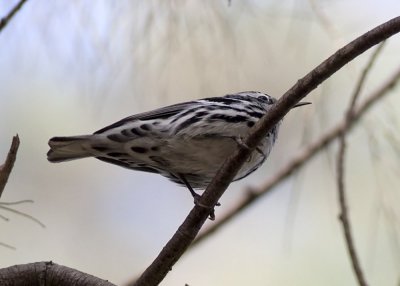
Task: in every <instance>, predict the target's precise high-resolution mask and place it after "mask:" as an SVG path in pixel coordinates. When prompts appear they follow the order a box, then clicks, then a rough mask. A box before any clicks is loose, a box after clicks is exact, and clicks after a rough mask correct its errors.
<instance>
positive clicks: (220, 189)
mask: <svg viewBox="0 0 400 286" xmlns="http://www.w3.org/2000/svg"><path fill="white" fill-rule="evenodd" d="M399 31H400V17H397V18H394V19H392V20H390V21H388V22H386V23H384V24H382V25H380V26H378V27H376V28H375V29H373V30H371V31H369V32H367V33H366V34H364V35H362V36H361V37H359V38H357V39H356V40H354V41H353V42H351V43H349V44H348V45H346V46H345V47H343V48H342V49H340V50H339V51H337V52H336V53H335V54H334V55H332V56H331V57H329V58H328V59H327V60H325V61H324V62H323V63H322V64H320V65H319V66H318V67H316V68H315V69H314V70H312V71H311V72H310V73H309V74H307V75H306V76H305V77H304V78H302V79H300V80H299V81H298V82H297V83H296V84H295V85H294V86H293V87H292V88H291V89H290V90H289V91H287V92H286V93H285V94H284V95H283V96H282V97H281V98H280V99H279V100H278V102H277V103H276V104H275V105H274V106H273V107H272V108H271V111H270V112H269V113H268V114H266V115H265V116H264V117H263V118H261V119H260V120H259V122H258V123H257V124H256V125H255V127H254V128H253V131H252V133H251V134H250V135H249V137H248V138H246V140H245V144H246V145H247V146H248V147H249V148H244V147H242V146H240V147H239V148H238V149H237V150H236V152H235V153H234V154H233V156H232V157H230V158H228V159H227V161H226V162H225V163H224V164H223V166H222V167H221V169H220V170H219V172H218V173H217V174H216V176H215V177H214V179H213V180H212V182H211V183H210V185H209V186H208V187H207V189H206V190H205V191H204V193H203V195H202V197H201V198H200V201H199V204H197V205H195V206H194V208H193V209H192V210H191V211H190V213H189V215H188V216H187V218H186V219H185V221H184V222H183V223H182V225H181V226H180V227H179V228H178V230H177V231H176V233H175V234H174V235H173V237H172V238H171V239H170V241H169V242H168V243H167V244H166V245H165V247H164V248H163V249H162V251H161V252H160V254H159V255H158V257H157V258H156V259H155V260H154V261H153V263H152V264H151V265H150V266H149V267H148V268H147V269H146V270H145V272H144V273H143V274H142V275H141V277H140V278H139V279H138V280H137V281H136V283H135V285H158V284H159V283H160V282H161V281H162V280H163V279H164V277H165V276H166V275H167V273H168V272H169V271H170V270H171V269H172V266H173V265H174V264H175V263H176V261H177V260H178V259H179V258H180V257H181V255H182V254H183V253H184V252H185V250H186V249H187V248H188V247H189V245H190V244H191V243H192V241H193V240H194V238H195V236H196V235H197V233H198V232H199V230H200V228H201V227H202V225H203V224H204V222H205V221H206V219H207V217H208V215H209V214H210V212H211V210H212V209H213V207H214V205H215V204H216V203H217V202H218V200H219V198H220V197H221V196H222V194H223V193H224V191H225V189H226V188H227V187H228V185H229V183H230V182H231V181H232V179H233V178H234V177H235V175H236V173H237V171H238V170H239V169H240V167H241V166H242V164H243V163H244V162H245V160H246V159H247V158H248V156H249V155H250V154H251V152H252V150H253V149H254V148H255V147H256V146H257V145H258V144H259V142H260V141H261V140H262V138H263V137H264V136H265V134H266V133H267V132H268V131H269V130H270V129H271V128H272V127H273V126H274V125H275V124H276V123H277V122H279V120H281V119H282V118H283V116H285V115H286V114H287V113H288V112H289V110H290V109H291V108H292V107H293V106H294V105H295V104H296V103H298V102H299V101H300V100H301V99H302V98H304V97H305V96H306V95H307V94H308V93H309V92H311V91H312V90H314V89H315V88H316V87H317V86H318V85H319V84H321V83H322V82H323V81H324V80H325V79H327V78H328V77H329V76H331V75H332V74H334V73H335V72H336V71H337V70H339V69H340V68H341V67H343V66H344V65H345V64H347V63H348V62H350V61H351V60H352V59H354V58H355V57H357V56H358V55H360V54H361V53H363V52H364V51H366V50H367V49H369V48H371V47H372V46H374V45H376V44H378V43H380V42H381V41H383V40H385V39H386V38H388V37H390V36H392V35H394V34H395V33H398V32H399Z"/></svg>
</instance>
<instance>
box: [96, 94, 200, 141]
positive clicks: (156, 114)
mask: <svg viewBox="0 0 400 286" xmlns="http://www.w3.org/2000/svg"><path fill="white" fill-rule="evenodd" d="M195 105H196V101H189V102H183V103H178V104H174V105H170V106H166V107H161V108H158V109H155V110H151V111H148V112H143V113H139V114H135V115H132V116H129V117H126V118H124V119H121V120H120V121H117V122H115V123H113V124H111V125H109V126H106V127H104V128H102V129H100V130H97V131H96V132H95V133H94V134H101V133H104V132H106V131H108V130H110V129H113V128H117V127H120V126H122V125H125V124H126V123H129V122H132V121H135V120H154V119H168V118H169V117H171V116H174V115H176V114H178V113H179V112H181V111H183V110H186V109H187V108H188V107H189V106H195Z"/></svg>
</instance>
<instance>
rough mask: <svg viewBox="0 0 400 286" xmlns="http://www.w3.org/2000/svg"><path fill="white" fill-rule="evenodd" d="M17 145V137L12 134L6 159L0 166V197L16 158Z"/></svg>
mask: <svg viewBox="0 0 400 286" xmlns="http://www.w3.org/2000/svg"><path fill="white" fill-rule="evenodd" d="M18 147H19V137H18V135H16V136H14V137H13V139H12V143H11V147H10V151H8V154H7V158H6V161H5V162H4V164H3V165H1V166H0V197H1V195H2V194H3V191H4V187H5V186H6V184H7V181H8V177H9V176H10V173H11V171H12V168H13V167H14V163H15V159H16V158H17V151H18Z"/></svg>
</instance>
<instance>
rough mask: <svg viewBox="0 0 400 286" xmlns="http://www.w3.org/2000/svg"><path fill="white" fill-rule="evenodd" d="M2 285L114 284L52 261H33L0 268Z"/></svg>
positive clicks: (79, 285)
mask: <svg viewBox="0 0 400 286" xmlns="http://www.w3.org/2000/svg"><path fill="white" fill-rule="evenodd" d="M0 285H2V286H25V285H30V286H42V285H46V286H88V285H90V286H115V285H114V284H112V283H110V282H108V281H106V280H103V279H100V278H97V277H94V276H92V275H89V274H86V273H83V272H80V271H78V270H75V269H72V268H68V267H66V266H61V265H58V264H55V263H53V262H51V261H50V262H35V263H29V264H21V265H15V266H11V267H8V268H3V269H0Z"/></svg>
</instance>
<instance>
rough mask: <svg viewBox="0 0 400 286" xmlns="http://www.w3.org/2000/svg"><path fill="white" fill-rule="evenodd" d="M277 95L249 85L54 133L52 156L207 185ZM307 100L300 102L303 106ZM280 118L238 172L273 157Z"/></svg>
mask: <svg viewBox="0 0 400 286" xmlns="http://www.w3.org/2000/svg"><path fill="white" fill-rule="evenodd" d="M275 102H276V99H275V98H273V97H271V96H269V95H267V94H263V93H261V92H255V91H249V92H240V93H236V94H229V95H225V96H223V97H211V98H204V99H199V100H194V101H189V102H184V103H179V104H175V105H171V106H167V107H163V108H159V109H156V110H153V111H149V112H144V113H140V114H137V115H133V116H130V117H127V118H124V119H122V120H120V121H118V122H116V123H114V124H111V125H109V126H107V127H104V128H103V129H100V130H98V131H96V132H95V133H94V134H92V135H82V136H71V137H53V138H51V139H50V141H49V146H50V148H51V149H50V151H49V152H48V153H47V158H48V160H49V161H50V162H63V161H68V160H73V159H80V158H85V157H95V158H97V159H100V160H102V161H105V162H107V163H111V164H115V165H118V166H121V167H125V168H128V169H132V170H136V171H144V172H151V173H158V174H161V175H163V176H164V177H167V178H168V179H170V180H172V181H174V182H175V183H178V184H180V185H184V186H186V187H187V188H188V189H189V190H190V192H191V194H192V195H193V196H194V197H195V198H197V196H198V195H197V194H196V193H195V192H194V190H193V189H203V188H205V187H206V186H207V185H208V184H209V183H210V182H211V179H212V178H213V177H214V176H215V174H216V172H217V170H218V169H219V168H220V167H221V165H222V163H223V162H224V161H225V159H226V158H227V157H228V156H229V155H231V154H232V153H233V152H234V150H235V148H237V144H243V143H241V142H242V141H241V140H242V138H245V137H246V136H247V135H248V134H249V132H250V129H251V127H252V126H253V125H254V124H255V123H256V122H257V120H259V119H260V118H261V117H262V116H263V115H264V114H266V113H267V112H268V110H269V109H270V107H271V106H272V104H274V103H275ZM305 104H308V103H305V102H304V103H299V104H297V105H295V106H301V105H305ZM279 126H280V123H278V124H276V125H275V126H274V128H272V130H271V131H270V132H269V133H268V134H266V136H265V138H264V140H263V141H262V142H261V144H260V145H259V146H258V148H257V149H256V150H255V151H254V152H253V153H252V154H251V156H250V158H249V159H248V160H247V162H246V163H245V164H244V165H243V166H242V168H241V169H240V171H239V172H238V173H237V175H236V177H235V179H234V180H235V181H236V180H240V179H242V178H244V177H246V176H247V175H249V174H251V173H252V172H254V171H255V170H257V168H258V167H260V166H261V164H262V163H263V162H264V161H265V159H266V158H267V157H268V155H269V153H270V151H271V149H272V146H273V145H274V143H275V141H276V138H277V135H278V130H279Z"/></svg>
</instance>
